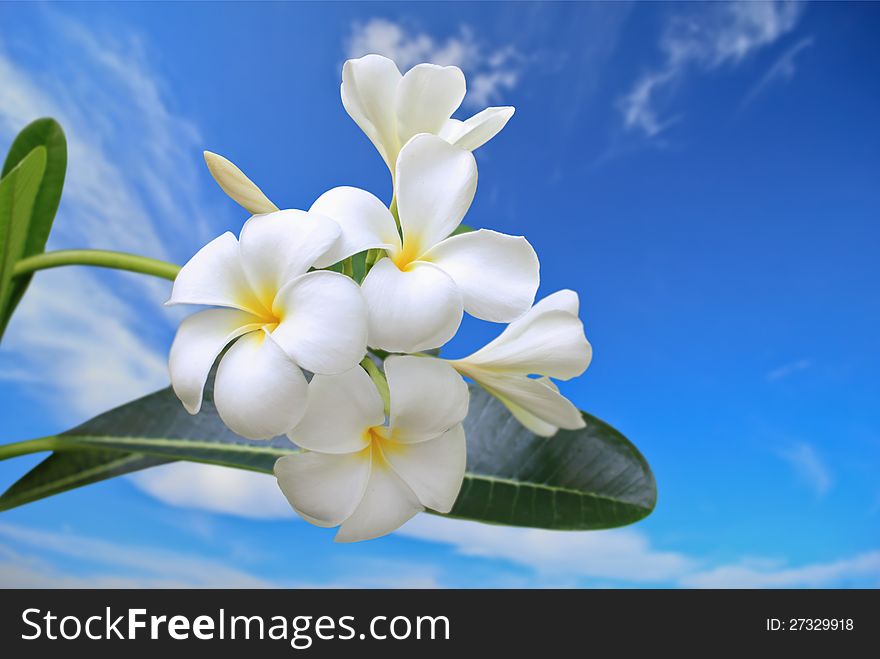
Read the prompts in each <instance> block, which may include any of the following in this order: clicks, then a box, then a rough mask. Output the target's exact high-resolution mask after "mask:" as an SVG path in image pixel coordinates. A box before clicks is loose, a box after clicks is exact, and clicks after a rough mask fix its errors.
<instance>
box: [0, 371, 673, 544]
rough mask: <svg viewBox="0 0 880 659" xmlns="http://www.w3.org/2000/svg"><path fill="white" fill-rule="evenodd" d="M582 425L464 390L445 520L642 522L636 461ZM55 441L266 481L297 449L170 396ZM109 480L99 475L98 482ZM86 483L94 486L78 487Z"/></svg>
mask: <svg viewBox="0 0 880 659" xmlns="http://www.w3.org/2000/svg"><path fill="white" fill-rule="evenodd" d="M207 398H208V399H210V396H208V397H207ZM584 419H585V421H586V424H587V426H586V428H584V429H582V430H577V431H562V432H560V433H558V434H557V435H556V436H555V437H553V438H551V439H546V438H542V437H538V436H536V435H534V434H532V433H531V432H529V431H528V430H526V429H525V428H523V427H522V426H521V425H520V424H519V422H517V421H516V420H515V419H514V418H513V417H512V416H511V414H510V413H509V412H508V411H507V409H506V408H505V407H504V406H503V405H502V404H501V403H500V402H499V401H497V400H496V399H495V398H493V397H492V396H490V395H489V394H487V393H486V392H485V391H483V390H482V389H480V388H478V387H476V386H471V403H470V412H469V414H468V417H467V419H466V420H465V424H464V425H465V432H466V434H467V439H468V466H467V473H466V475H465V481H464V485H463V487H462V490H461V494H460V495H459V498H458V501H457V502H456V504H455V507H454V508H453V510H452V512H451V513H450V515H451V516H454V517H461V518H465V519H472V520H478V521H482V522H489V523H495V524H510V525H516V526H533V527H540V528H549V529H570V530H584V529H601V528H610V527H614V526H622V525H625V524H630V523H632V522H635V521H638V520H639V519H642V518H643V517H645V516H647V515H648V514H649V513H650V512H651V511H652V510H653V508H654V504H655V501H656V487H655V483H654V477H653V475H652V474H651V470H650V468H649V467H648V464H647V463H646V462H645V459H644V458H643V457H642V456H641V454H640V453H639V452H638V450H637V449H636V448H635V447H634V446H633V445H632V444H631V443H630V442H629V441H627V440H626V439H625V438H624V437H623V436H622V435H621V434H620V433H619V432H617V431H616V430H614V429H613V428H611V427H610V426H608V425H607V424H605V423H603V422H602V421H600V420H598V419H596V418H595V417H592V416H590V415H588V414H585V415H584ZM57 439H58V441H57V445H63V444H64V443H67V442H69V450H71V451H78V450H81V449H82V448H86V449H91V450H94V449H98V450H111V451H117V452H118V451H128V452H131V453H134V454H140V455H149V456H154V457H157V458H161V459H165V460H191V461H194V462H206V463H210V464H219V465H226V466H229V467H236V468H240V469H250V470H254V471H261V472H266V473H271V472H272V467H273V465H274V463H275V460H276V459H277V458H279V457H281V456H282V455H286V454H288V453H291V452H294V451H295V450H296V449H295V447H294V446H293V445H292V444H290V443H289V442H288V441H287V440H286V439H284V438H277V439H275V440H272V441H271V442H253V441H249V440H246V439H242V438H241V437H238V436H237V435H235V434H233V433H232V432H231V431H229V430H228V429H227V428H226V427H225V426H224V425H223V423H222V422H221V421H220V419H219V417H218V416H217V412H216V409H215V408H214V406H213V404H211V402H210V400H207V399H206V400H205V403H204V405H203V407H202V411H201V412H200V413H199V414H198V415H196V416H190V415H189V414H187V413H186V412H185V411H184V409H183V407H182V406H181V405H180V403H179V401H178V400H177V399H176V397H175V396H174V394H173V393H172V392H171V390H170V389H164V390H162V391H159V392H156V393H154V394H151V395H149V396H146V397H145V398H141V399H139V400H136V401H134V402H132V403H128V404H127V405H123V406H122V407H118V408H116V409H115V410H111V411H110V412H107V413H105V414H102V415H100V416H98V417H96V418H94V419H92V420H91V421H88V422H86V423H84V424H83V425H81V426H79V427H77V428H74V429H72V430H69V431H67V432H65V433H63V434H62V435H59V436H58V438H57ZM59 460H60V458H59ZM87 464H91V463H90V462H89V463H87ZM113 475H115V474H113V473H111V472H109V471H108V472H107V473H106V475H105V476H103V477H106V478H109V477H111V476H113ZM66 476H67V477H68V478H70V477H71V475H70V474H67V475H66ZM26 478H27V477H26ZM94 480H98V478H91V480H84V481H83V482H82V483H81V484H85V482H94ZM13 490H14V492H13ZM52 493H53V492H46V493H45V494H42V493H41V492H39V491H37V492H36V493H33V494H32V493H30V492H29V491H28V488H27V484H22V482H21V481H19V483H16V484H15V485H13V486H12V488H10V491H9V492H7V493H6V494H4V495H3V497H2V498H0V509H2V508H9V507H13V506H15V505H19V503H23V502H24V501H30V500H34V499H38V498H40V497H42V496H48V495H49V494H52ZM13 495H14V496H13Z"/></svg>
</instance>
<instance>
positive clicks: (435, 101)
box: [342, 55, 514, 176]
mask: <svg viewBox="0 0 880 659" xmlns="http://www.w3.org/2000/svg"><path fill="white" fill-rule="evenodd" d="M465 91H466V83H465V79H464V74H463V73H462V72H461V69H459V68H458V67H457V66H437V65H436V64H418V65H416V66H414V67H413V68H411V69H410V70H409V71H407V72H406V74H405V75H400V71H399V70H398V68H397V65H396V64H395V63H394V62H393V61H391V60H390V59H388V58H387V57H382V56H381V55H367V56H365V57H361V58H360V59H350V60H348V61H347V62H346V63H345V65H344V66H343V67H342V104H343V105H344V106H345V110H346V111H347V112H348V114H349V116H350V117H351V118H352V119H354V121H355V123H356V124H357V125H358V126H360V128H361V130H363V131H364V132H365V133H366V134H367V137H369V138H370V141H371V142H372V143H373V144H374V145H375V147H376V149H378V150H379V154H380V155H381V156H382V159H383V160H384V161H385V164H386V165H388V169H389V170H390V171H391V175H392V176H394V175H395V171H396V168H395V166H396V163H397V156H398V153H399V152H400V150H401V148H402V147H403V145H404V144H406V143H407V141H409V139H410V138H411V137H413V136H414V135H417V134H418V133H431V134H433V135H439V136H440V137H442V138H443V139H445V140H446V141H447V142H449V143H451V144H455V145H456V146H459V147H461V148H463V149H467V150H468V151H473V150H474V149H476V148H477V147H480V146H482V145H483V144H485V143H486V142H488V141H489V140H491V139H492V138H493V137H495V135H496V134H498V132H499V131H500V130H501V129H502V128H504V125H505V124H506V123H507V122H508V120H509V119H510V118H511V117H512V116H513V112H514V109H513V108H512V107H492V108H486V109H485V110H483V111H482V112H479V113H477V114H475V115H474V116H473V117H471V118H470V119H467V120H466V121H458V120H457V119H450V117H451V116H452V113H453V112H455V111H456V110H457V109H458V106H459V105H461V102H462V100H463V99H464V95H465Z"/></svg>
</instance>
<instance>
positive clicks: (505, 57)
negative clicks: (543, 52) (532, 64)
mask: <svg viewBox="0 0 880 659" xmlns="http://www.w3.org/2000/svg"><path fill="white" fill-rule="evenodd" d="M345 53H346V57H348V58H353V57H362V56H364V55H367V54H370V53H376V54H378V55H384V56H385V57H388V58H390V59H393V60H394V62H395V63H396V64H397V66H398V67H399V68H400V70H401V71H403V72H405V71H406V70H407V69H409V68H411V67H412V66H414V65H416V64H420V63H422V62H431V63H433V64H439V65H441V66H449V65H455V66H458V67H460V68H461V69H463V70H464V72H465V73H466V74H467V76H468V94H467V96H466V97H465V101H464V102H465V105H468V106H470V107H473V108H476V109H483V108H484V107H486V106H487V105H490V104H492V103H504V94H505V92H508V91H511V90H513V89H515V88H516V86H517V84H518V83H519V80H520V78H521V76H522V73H523V67H524V65H525V58H524V57H523V56H522V55H521V54H520V53H519V52H518V51H517V50H516V48H514V47H513V46H512V45H507V46H504V47H501V48H495V49H490V48H489V47H488V46H486V44H485V43H483V42H481V41H480V40H478V39H477V37H476V36H475V34H474V31H473V29H471V28H470V27H468V26H463V27H461V29H460V30H459V32H458V34H456V35H454V36H450V37H448V38H447V39H445V40H440V39H435V38H434V37H433V36H431V35H429V34H425V33H424V32H418V31H416V30H415V29H410V28H409V27H407V26H406V25H404V24H402V23H395V22H393V21H389V20H387V19H384V18H372V19H370V20H368V21H366V22H363V23H361V22H358V23H355V24H354V25H353V26H352V30H351V34H350V35H349V37H348V39H347V41H346V44H345Z"/></svg>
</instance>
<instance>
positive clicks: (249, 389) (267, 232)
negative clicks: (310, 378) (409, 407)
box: [168, 210, 367, 439]
mask: <svg viewBox="0 0 880 659" xmlns="http://www.w3.org/2000/svg"><path fill="white" fill-rule="evenodd" d="M339 235H340V229H339V226H338V225H336V224H335V223H334V222H333V221H332V220H330V219H328V218H326V217H321V216H318V215H315V214H313V213H306V212H304V211H298V210H285V211H278V212H275V213H270V214H267V215H256V216H254V217H252V218H251V219H249V220H248V221H247V222H246V223H245V225H244V227H243V228H242V230H241V239H240V240H236V238H235V236H233V235H232V234H231V233H229V232H227V233H224V234H223V235H222V236H220V237H219V238H216V239H214V240H212V241H211V242H210V243H208V244H207V245H205V246H204V247H203V248H202V249H201V250H199V252H198V253H197V254H196V255H195V256H193V258H192V259H190V261H189V262H188V263H187V264H186V265H185V266H183V268H182V269H181V271H180V274H178V276H177V278H176V279H175V281H174V288H173V290H172V293H171V299H170V300H169V301H168V304H200V305H208V306H213V307H222V308H217V309H208V310H206V311H200V312H198V313H195V314H193V315H192V316H189V317H188V318H186V319H185V320H184V321H183V322H182V323H181V325H180V328H179V329H178V331H177V336H176V337H175V339H174V343H173V344H172V346H171V354H170V357H169V370H170V372H171V385H172V387H173V388H174V392H175V393H176V394H177V397H178V398H180V400H181V402H182V403H183V405H184V407H186V409H187V411H189V412H190V414H196V413H198V411H199V409H200V407H201V404H202V395H203V390H204V386H205V380H206V379H207V377H208V372H209V371H210V370H211V366H212V365H213V364H214V361H215V360H216V359H217V356H218V355H219V354H220V353H221V352H222V351H223V349H224V348H226V346H227V345H229V344H232V345H231V346H230V347H229V350H228V351H227V352H226V354H225V355H224V356H223V358H222V359H221V360H220V364H219V366H218V368H217V377H216V381H215V385H214V403H215V404H216V406H217V412H218V413H219V415H220V417H221V418H222V419H223V421H224V423H226V425H227V426H229V428H230V429H232V430H233V431H234V432H236V433H238V434H240V435H243V436H244V437H249V438H252V439H267V438H270V437H274V436H276V435H280V434H283V433H285V432H287V431H288V430H290V429H291V428H293V427H294V426H295V425H296V424H297V422H298V421H299V420H300V418H302V415H303V413H304V412H305V405H306V398H307V383H306V379H305V376H304V375H303V372H302V369H303V368H304V369H306V370H308V371H312V372H313V373H326V374H332V373H341V372H343V371H346V370H348V369H350V368H352V367H354V366H355V365H357V364H358V362H359V361H360V360H361V359H362V358H363V356H364V354H365V352H366V339H367V310H366V305H365V303H364V300H363V296H362V295H361V292H360V289H359V288H358V286H357V284H355V283H354V282H353V281H352V280H351V279H349V278H348V277H345V276H343V275H341V274H338V273H334V272H328V271H320V272H308V270H309V268H310V267H311V266H312V265H313V264H314V262H315V261H316V260H317V259H318V258H319V257H321V256H322V255H323V254H324V253H325V252H326V251H327V250H328V249H330V248H331V247H332V246H333V245H334V243H335V242H336V241H337V240H338V238H339Z"/></svg>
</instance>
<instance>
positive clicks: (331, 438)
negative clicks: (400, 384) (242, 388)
mask: <svg viewBox="0 0 880 659" xmlns="http://www.w3.org/2000/svg"><path fill="white" fill-rule="evenodd" d="M383 423H385V410H384V408H383V404H382V397H381V396H380V395H379V391H378V389H376V385H375V384H374V383H373V380H372V379H371V378H370V376H369V375H367V372H366V371H365V370H364V369H362V368H361V367H360V366H356V367H355V368H352V369H350V370H348V371H346V372H345V373H341V374H340V375H316V376H315V377H313V378H312V381H311V382H310V383H309V402H308V404H307V405H306V413H305V416H304V417H303V418H302V421H300V422H299V424H298V425H297V426H296V428H294V429H293V430H291V431H290V432H289V433H288V434H287V436H288V437H290V439H291V441H293V442H294V443H295V444H297V445H298V446H302V447H303V448H305V449H309V450H312V451H321V452H322V453H352V452H356V451H360V450H362V449H364V448H366V447H367V446H369V444H370V437H369V436H368V435H367V430H369V428H371V427H372V426H381V425H382V424H383Z"/></svg>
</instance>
